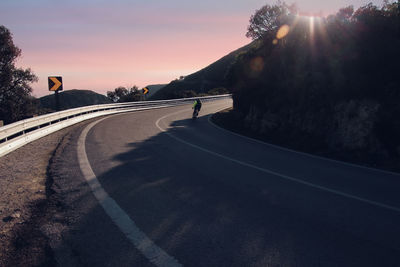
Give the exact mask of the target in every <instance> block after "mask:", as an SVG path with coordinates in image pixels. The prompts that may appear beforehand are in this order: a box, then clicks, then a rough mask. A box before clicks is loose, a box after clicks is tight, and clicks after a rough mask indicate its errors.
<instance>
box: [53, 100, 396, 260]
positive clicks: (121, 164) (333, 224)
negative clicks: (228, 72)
mask: <svg viewBox="0 0 400 267" xmlns="http://www.w3.org/2000/svg"><path fill="white" fill-rule="evenodd" d="M230 105H231V101H230V100H223V101H216V102H209V103H205V104H204V105H203V109H202V111H201V113H200V116H201V117H200V118H199V119H198V120H197V121H192V120H191V119H190V115H191V108H190V106H189V105H186V106H180V107H173V108H165V109H158V110H152V111H146V112H133V113H127V114H122V115H115V116H111V117H107V118H105V119H103V120H100V121H97V122H95V123H93V124H91V125H90V126H88V127H87V128H86V129H85V130H86V132H85V131H83V133H82V134H81V133H79V135H80V139H79V140H78V135H77V136H76V140H77V143H78V145H76V144H77V143H73V145H72V144H70V145H69V146H68V147H67V148H65V149H64V151H63V152H62V154H61V155H60V156H59V157H60V158H63V159H64V160H63V162H60V163H59V165H57V166H58V168H60V169H63V171H60V173H62V175H61V176H60V177H62V178H63V181H64V182H63V183H70V184H71V185H70V186H71V187H72V186H73V187H76V188H75V190H76V191H77V192H79V193H77V192H75V191H74V190H72V189H71V190H70V191H69V193H68V197H69V198H73V199H74V200H69V202H68V201H67V200H66V202H68V203H69V204H68V205H69V206H71V207H74V208H75V209H76V212H75V213H74V214H75V215H71V217H73V219H70V221H72V222H73V223H71V225H70V226H69V230H68V233H67V234H64V239H63V242H62V244H59V245H58V247H55V251H56V255H58V256H57V257H58V260H59V261H61V262H60V263H61V265H76V264H80V265H97V266H112V265H114V266H116V265H118V266H152V265H153V264H154V265H158V266H180V265H185V266H398V264H399V263H400V194H399V192H400V176H399V175H396V174H392V173H388V172H380V171H377V170H372V169H367V168H360V167H356V166H352V165H349V164H343V163H340V162H335V161H330V160H325V159H321V158H318V157H313V156H309V155H306V154H302V153H297V152H293V151H289V150H285V149H281V148H278V147H274V146H270V145H266V144H262V143H259V142H257V141H253V140H250V139H247V138H243V137H241V136H238V135H235V134H232V133H229V132H227V131H225V130H222V129H219V128H217V127H216V126H214V125H213V124H211V123H210V122H209V115H210V114H212V113H214V112H216V111H218V110H221V109H223V108H226V107H229V106H230ZM79 144H80V145H79ZM82 144H84V145H82ZM82 146H84V147H82ZM76 151H78V153H77V152H76ZM77 154H78V155H79V156H77ZM66 159H68V160H66ZM60 161H61V160H60ZM67 162H68V163H67ZM81 169H82V170H81ZM82 173H83V175H82ZM84 178H86V179H89V180H90V184H91V190H90V189H89V187H88V186H87V183H86V182H85V179H84ZM56 182H57V180H56ZM92 192H94V193H95V196H96V197H97V199H95V198H94V197H93V194H92ZM105 211H106V212H105ZM66 247H69V248H68V249H66ZM57 250H58V251H57ZM66 251H68V252H66ZM154 265H153V266H154Z"/></svg>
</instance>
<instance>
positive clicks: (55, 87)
mask: <svg viewBox="0 0 400 267" xmlns="http://www.w3.org/2000/svg"><path fill="white" fill-rule="evenodd" d="M62 90H63V84H62V77H61V76H51V77H49V91H53V92H54V93H55V109H56V111H60V100H59V96H58V92H59V91H62Z"/></svg>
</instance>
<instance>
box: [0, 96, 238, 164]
mask: <svg viewBox="0 0 400 267" xmlns="http://www.w3.org/2000/svg"><path fill="white" fill-rule="evenodd" d="M230 97H231V95H229V94H228V95H219V96H206V97H192V98H181V99H171V100H160V101H141V102H129V103H118V104H105V105H92V106H86V107H81V108H74V109H68V110H64V111H60V112H55V113H51V114H46V115H42V116H38V117H34V118H30V119H26V120H21V121H18V122H15V123H12V124H9V125H5V126H2V127H0V157H1V156H4V155H6V154H8V153H10V152H12V151H14V150H15V149H17V148H19V147H21V146H24V145H26V144H28V143H30V142H32V141H34V140H36V139H39V138H41V137H43V136H46V135H48V134H51V133H54V132H56V131H58V130H61V129H63V128H66V127H68V126H71V125H73V124H76V123H79V122H81V121H84V120H88V119H92V118H95V117H99V116H105V115H111V114H116V113H123V112H131V111H139V110H147V109H154V108H163V107H171V106H178V105H185V104H188V103H192V102H193V100H194V99H196V98H200V99H201V100H202V101H205V102H207V101H213V100H219V99H224V98H230Z"/></svg>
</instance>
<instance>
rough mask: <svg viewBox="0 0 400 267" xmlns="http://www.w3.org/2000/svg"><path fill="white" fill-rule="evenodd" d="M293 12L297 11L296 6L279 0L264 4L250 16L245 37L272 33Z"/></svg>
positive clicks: (254, 37) (256, 36)
mask: <svg viewBox="0 0 400 267" xmlns="http://www.w3.org/2000/svg"><path fill="white" fill-rule="evenodd" d="M295 13H297V7H296V5H294V4H293V5H290V6H289V5H287V4H286V3H284V2H283V3H281V2H280V1H279V2H278V3H277V4H275V5H269V4H266V5H265V6H263V7H262V8H260V9H258V10H256V12H255V13H254V15H252V16H251V18H250V25H249V26H248V28H247V33H246V37H248V38H252V39H253V40H255V39H259V38H261V37H264V36H265V35H266V34H268V33H273V32H274V31H276V30H278V28H279V27H280V26H281V25H283V24H285V23H286V20H287V19H288V16H289V15H290V14H295Z"/></svg>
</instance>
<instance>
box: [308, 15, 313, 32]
mask: <svg viewBox="0 0 400 267" xmlns="http://www.w3.org/2000/svg"><path fill="white" fill-rule="evenodd" d="M309 20H310V34H311V36H313V35H314V17H313V16H311V17H309Z"/></svg>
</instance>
